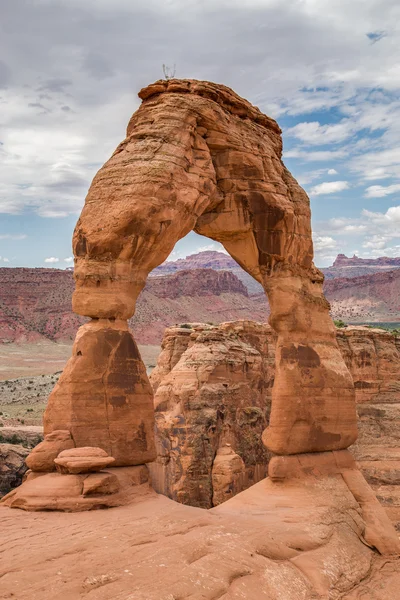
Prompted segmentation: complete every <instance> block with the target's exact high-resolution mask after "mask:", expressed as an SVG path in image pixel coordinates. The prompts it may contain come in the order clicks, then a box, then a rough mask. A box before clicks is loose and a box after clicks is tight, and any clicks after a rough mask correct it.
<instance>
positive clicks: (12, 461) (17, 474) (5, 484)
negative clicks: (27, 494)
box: [0, 444, 29, 498]
mask: <svg viewBox="0 0 400 600" xmlns="http://www.w3.org/2000/svg"><path fill="white" fill-rule="evenodd" d="M28 452H29V450H27V449H26V448H24V447H23V446H20V445H16V444H0V498H1V496H4V494H8V492H9V491H10V490H12V489H13V488H15V487H17V486H18V485H20V483H21V481H22V478H23V476H24V474H25V472H26V469H27V468H26V466H25V459H26V457H27V455H28Z"/></svg>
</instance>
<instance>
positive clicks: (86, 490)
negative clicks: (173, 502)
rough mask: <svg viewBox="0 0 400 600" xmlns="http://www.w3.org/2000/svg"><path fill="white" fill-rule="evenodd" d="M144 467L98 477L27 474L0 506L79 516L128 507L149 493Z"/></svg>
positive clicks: (79, 474) (114, 471)
mask: <svg viewBox="0 0 400 600" xmlns="http://www.w3.org/2000/svg"><path fill="white" fill-rule="evenodd" d="M147 481H148V471H147V468H146V467H145V466H144V465H141V466H137V467H119V468H117V469H107V470H104V471H101V472H99V473H85V474H82V473H78V474H70V473H68V474H61V473H34V472H33V471H31V472H29V473H28V474H27V477H26V480H25V481H24V483H23V485H21V486H20V487H19V488H16V489H15V490H13V491H11V492H10V493H9V494H7V495H6V496H4V498H3V499H2V503H3V504H5V505H6V506H9V507H10V508H20V509H22V510H27V511H43V510H44V511H52V510H54V511H62V512H81V511H88V510H96V509H100V508H110V507H115V506H121V505H123V504H129V503H132V502H136V501H137V500H138V499H141V498H142V497H143V496H145V495H146V494H147V493H148V492H149V485H148V483H147Z"/></svg>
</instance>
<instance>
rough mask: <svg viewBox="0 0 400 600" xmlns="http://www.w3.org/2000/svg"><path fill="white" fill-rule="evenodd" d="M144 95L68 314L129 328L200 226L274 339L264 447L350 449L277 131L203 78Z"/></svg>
mask: <svg viewBox="0 0 400 600" xmlns="http://www.w3.org/2000/svg"><path fill="white" fill-rule="evenodd" d="M139 96H140V98H141V99H142V101H143V102H142V105H141V107H140V108H139V110H138V111H137V112H136V113H135V114H134V115H133V117H132V118H131V120H130V123H129V125H128V129H127V137H126V139H125V140H124V141H123V142H122V143H121V144H120V145H119V146H118V148H117V149H116V151H115V152H114V154H113V156H112V157H111V159H110V160H109V161H108V162H107V163H106V164H105V165H104V167H102V169H100V171H99V172H98V174H97V175H96V177H95V178H94V180H93V183H92V186H91V188H90V190H89V193H88V196H87V199H86V203H85V206H84V208H83V211H82V214H81V216H80V218H79V221H78V223H77V226H76V229H75V233H74V239H73V248H74V254H75V257H76V260H75V280H76V289H75V292H74V296H73V308H74V311H75V312H77V313H78V314H80V315H82V316H86V317H90V318H92V319H97V320H98V319H100V320H102V322H103V326H104V327H105V326H106V321H107V320H108V321H109V320H111V319H114V320H117V322H118V321H124V320H126V319H128V318H130V317H131V316H132V314H133V313H134V310H135V303H136V300H137V297H138V295H139V293H140V291H141V289H142V288H143V287H144V285H145V281H146V278H147V276H148V274H149V272H150V271H151V270H152V269H154V268H155V267H156V266H158V265H159V264H161V263H162V262H163V261H164V260H165V259H166V258H167V256H168V255H169V254H170V252H171V251H172V249H173V246H174V244H175V243H176V242H177V241H178V240H179V239H181V238H182V237H184V236H185V235H186V234H187V233H188V232H189V231H191V230H193V229H194V230H195V231H197V232H198V233H200V234H202V235H205V236H207V237H210V238H212V239H215V240H218V241H220V242H221V243H222V244H223V245H224V247H225V249H226V250H227V252H228V253H229V254H231V256H232V257H233V258H234V259H235V260H237V262H239V264H241V266H242V267H243V268H244V269H245V270H246V271H248V272H249V273H250V274H251V275H252V276H253V277H254V278H255V279H257V280H258V281H259V282H261V283H262V285H263V287H264V289H265V291H266V293H267V294H268V298H269V302H270V305H271V324H272V326H273V327H274V328H275V329H276V331H277V333H278V341H277V372H276V377H275V387H274V391H273V403H272V409H271V418H270V424H269V428H268V430H267V431H266V433H265V435H264V440H265V443H266V445H267V447H268V448H269V449H270V450H272V451H274V452H277V453H280V454H293V453H298V452H310V451H311V452H313V451H323V450H337V449H340V448H347V447H348V446H349V445H350V444H351V443H352V442H354V440H355V439H356V437H357V428H356V412H355V404H354V388H353V384H352V381H351V377H350V374H349V372H348V370H347V368H346V366H345V364H344V362H343V359H342V357H341V355H340V352H339V349H338V346H337V343H336V337H335V328H334V326H333V323H332V321H331V319H330V317H329V305H328V303H327V302H326V300H325V298H324V297H323V295H322V281H323V277H322V275H321V273H320V272H319V271H318V270H317V269H316V268H315V267H314V265H313V263H312V257H313V250H312V240H311V223H310V206H309V200H308V198H307V195H306V194H305V192H304V191H303V190H302V189H301V188H300V186H299V185H298V184H297V182H296V181H295V180H294V179H293V177H292V176H291V175H290V173H289V171H288V170H287V169H286V168H285V166H284V165H283V163H282V161H281V153H282V140H281V135H280V133H281V132H280V129H279V127H278V125H277V124H276V122H275V121H273V120H272V119H270V118H269V117H266V116H265V115H263V114H262V113H261V112H260V111H259V110H258V109H257V108H254V107H253V106H252V105H251V104H249V103H248V102H247V101H246V100H243V99H242V98H240V97H239V96H237V95H236V94H235V93H234V92H232V90H230V89H229V88H226V87H224V86H219V85H215V84H211V83H207V82H198V81H190V80H182V81H181V80H170V81H159V82H156V83H155V84H153V85H150V86H148V87H147V88H145V89H143V90H142V91H141V92H140V94H139ZM98 351H99V352H101V350H100V348H99V349H98ZM71 367H72V366H71ZM72 368H73V367H72ZM67 369H68V368H67ZM61 379H62V378H61ZM61 385H63V382H62V381H61V380H60V386H61ZM57 406H60V405H59V403H58V402H57V401H56V396H52V397H51V398H50V408H49V411H53V412H52V417H51V418H50V416H48V417H47V423H48V427H49V428H52V427H54V426H55V424H56V423H57V428H59V425H58V417H57V414H56V413H57V411H58V410H59V409H58V408H57ZM60 408H61V406H60ZM49 415H50V412H49ZM53 422H54V425H53ZM98 445H99V446H100V447H102V444H101V443H99V444H98Z"/></svg>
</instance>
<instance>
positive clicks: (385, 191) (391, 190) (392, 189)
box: [365, 183, 400, 198]
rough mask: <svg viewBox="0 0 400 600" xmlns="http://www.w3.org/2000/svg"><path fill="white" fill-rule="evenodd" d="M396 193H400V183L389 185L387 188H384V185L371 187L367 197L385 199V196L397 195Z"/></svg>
mask: <svg viewBox="0 0 400 600" xmlns="http://www.w3.org/2000/svg"><path fill="white" fill-rule="evenodd" d="M396 192H400V183H397V184H393V185H388V186H387V187H384V186H383V185H371V186H370V187H368V188H367V189H366V190H365V197H366V198H384V197H385V196H389V195H390V194H395V193H396Z"/></svg>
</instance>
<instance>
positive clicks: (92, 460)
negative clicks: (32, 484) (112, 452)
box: [54, 447, 115, 475]
mask: <svg viewBox="0 0 400 600" xmlns="http://www.w3.org/2000/svg"><path fill="white" fill-rule="evenodd" d="M54 463H55V465H56V470H57V471H58V472H59V473H63V474H67V473H70V474H72V475H78V474H79V473H95V472H97V471H101V470H103V469H105V468H106V467H109V466H111V465H112V464H113V463H115V458H112V456H108V454H107V452H105V451H104V450H102V449H101V448H92V447H86V448H73V449H72V450H64V451H63V452H60V454H59V455H58V456H57V458H55V459H54Z"/></svg>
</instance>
